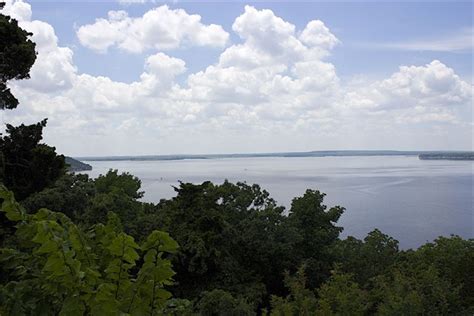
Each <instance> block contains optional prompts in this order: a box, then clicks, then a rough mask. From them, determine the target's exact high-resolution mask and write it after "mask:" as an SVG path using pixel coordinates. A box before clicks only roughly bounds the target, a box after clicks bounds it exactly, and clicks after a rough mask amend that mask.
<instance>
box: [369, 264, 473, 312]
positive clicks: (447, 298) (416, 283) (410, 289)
mask: <svg viewBox="0 0 474 316" xmlns="http://www.w3.org/2000/svg"><path fill="white" fill-rule="evenodd" d="M371 296H372V300H374V298H375V307H376V313H377V314H378V315H468V314H467V313H464V312H463V309H462V308H461V306H460V300H459V287H456V286H453V285H452V284H451V283H450V282H449V281H448V280H446V279H444V278H443V277H442V276H440V274H439V272H438V271H437V269H436V268H435V267H434V266H428V267H426V266H412V265H407V266H405V267H402V268H395V269H393V270H392V271H390V273H388V274H386V275H383V276H379V277H378V278H377V280H376V286H375V288H374V289H373V290H372V293H371ZM373 303H374V302H373Z"/></svg>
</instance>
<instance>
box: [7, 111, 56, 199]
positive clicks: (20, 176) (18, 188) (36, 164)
mask: <svg viewBox="0 0 474 316" xmlns="http://www.w3.org/2000/svg"><path fill="white" fill-rule="evenodd" d="M46 122H47V120H46V119H45V120H43V121H41V122H39V123H36V124H32V125H24V124H21V125H20V126H17V127H14V126H12V125H10V124H7V128H6V135H5V136H3V137H2V138H0V182H3V184H4V185H6V186H7V187H8V188H9V189H10V190H12V191H13V192H14V193H15V197H16V198H17V199H18V200H20V201H21V200H23V199H25V198H26V197H28V196H29V195H31V194H32V193H35V192H39V191H41V190H43V189H44V188H46V187H47V186H49V185H51V184H53V183H54V181H55V180H56V179H58V178H59V177H60V176H61V175H63V174H64V173H65V164H64V156H63V155H57V154H56V149H55V148H54V147H50V146H48V145H45V144H41V143H40V141H41V139H42V138H43V135H42V134H43V128H44V127H45V126H46Z"/></svg>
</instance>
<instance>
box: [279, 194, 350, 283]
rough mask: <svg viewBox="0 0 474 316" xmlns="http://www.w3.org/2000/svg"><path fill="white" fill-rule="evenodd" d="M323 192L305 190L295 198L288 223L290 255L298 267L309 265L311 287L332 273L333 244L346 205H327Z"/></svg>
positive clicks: (286, 226)
mask: <svg viewBox="0 0 474 316" xmlns="http://www.w3.org/2000/svg"><path fill="white" fill-rule="evenodd" d="M324 196H325V194H324V193H321V192H320V191H317V190H306V192H305V194H304V195H303V196H302V197H297V198H294V199H293V201H292V203H291V208H290V211H289V215H288V220H287V221H286V224H285V230H286V231H287V232H288V233H287V234H288V235H290V236H291V237H290V238H291V239H290V243H291V249H292V250H291V257H292V258H293V267H292V269H295V268H296V267H298V266H299V265H301V264H302V263H303V262H304V263H305V265H306V271H305V272H306V276H307V278H308V287H309V288H311V289H315V288H317V287H319V285H321V284H322V283H323V282H324V281H325V280H326V279H327V278H328V277H329V275H330V270H331V267H332V265H333V262H334V258H333V255H332V247H333V245H334V243H335V242H336V241H337V240H338V238H339V234H340V233H341V232H342V227H338V226H336V223H337V221H338V220H339V218H340V217H341V215H342V214H343V212H344V208H343V207H340V206H335V207H332V208H330V209H327V206H326V205H324V204H323V201H324Z"/></svg>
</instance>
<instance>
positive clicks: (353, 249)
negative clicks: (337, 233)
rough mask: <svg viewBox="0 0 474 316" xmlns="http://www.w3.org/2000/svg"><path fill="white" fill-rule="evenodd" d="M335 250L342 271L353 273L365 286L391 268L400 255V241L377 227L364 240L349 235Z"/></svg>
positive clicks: (338, 243) (337, 244)
mask: <svg viewBox="0 0 474 316" xmlns="http://www.w3.org/2000/svg"><path fill="white" fill-rule="evenodd" d="M333 252H334V254H335V256H336V257H337V261H338V262H339V263H340V266H339V267H340V269H341V271H343V272H345V273H349V274H352V275H353V276H354V278H355V280H356V281H357V282H358V283H359V284H361V285H362V286H364V287H368V286H370V283H369V282H370V280H371V279H372V278H373V277H375V276H377V275H380V274H383V273H385V272H387V271H388V270H390V269H391V267H392V265H393V264H395V263H396V262H397V260H398V258H399V256H400V253H399V249H398V241H397V240H395V239H393V238H392V237H390V236H388V235H385V234H383V233H382V232H381V231H379V230H378V229H375V230H373V231H371V232H370V233H368V234H367V236H366V237H365V238H364V240H363V241H361V240H358V239H356V238H354V237H348V238H347V239H345V240H340V241H338V242H337V243H336V245H335V247H334V249H333Z"/></svg>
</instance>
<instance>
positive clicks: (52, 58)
mask: <svg viewBox="0 0 474 316" xmlns="http://www.w3.org/2000/svg"><path fill="white" fill-rule="evenodd" d="M4 12H5V13H6V14H9V15H11V16H13V17H15V18H17V19H18V20H19V22H20V25H21V26H22V27H23V28H25V29H27V30H29V31H31V32H33V34H34V35H33V40H34V41H35V42H36V43H37V50H38V59H37V62H36V63H35V65H34V66H33V68H32V71H31V79H30V80H27V81H19V82H15V83H13V84H11V86H12V89H13V92H14V93H15V94H16V95H17V96H18V97H19V100H20V106H19V108H18V110H15V111H10V112H5V113H4V115H5V117H4V120H6V121H9V122H17V123H19V122H33V121H37V120H39V119H41V118H44V117H49V118H50V120H49V126H48V128H47V139H48V140H49V141H50V142H51V143H52V144H55V145H57V146H58V147H59V149H60V150H62V151H64V152H66V153H68V154H74V155H106V154H110V155H116V154H158V153H206V152H237V151H245V152H256V151H289V150H312V149H331V148H339V149H350V148H416V149H430V147H437V148H439V146H440V145H442V144H449V143H450V141H451V140H450V139H451V138H450V134H452V135H457V136H455V137H457V138H459V135H467V136H464V137H463V139H460V140H459V139H458V140H457V143H456V146H458V147H459V146H464V147H465V148H466V147H468V146H470V142H471V140H472V138H470V137H472V120H471V118H470V117H466V115H469V114H470V113H471V111H472V85H471V84H469V83H467V82H466V81H463V80H462V79H461V78H460V77H459V76H458V75H457V74H456V73H455V72H454V70H453V69H452V68H450V67H449V66H447V65H445V64H444V63H443V62H442V61H439V60H433V61H432V62H430V63H428V64H425V65H410V66H400V68H399V69H398V70H396V69H394V72H393V74H392V75H391V76H389V77H388V78H386V79H380V80H377V81H368V80H362V81H360V80H359V81H356V80H355V81H353V82H343V81H342V80H341V79H340V78H339V77H338V75H337V69H336V66H335V65H334V64H332V63H331V62H330V61H329V60H330V56H331V54H332V52H333V51H334V50H335V49H342V48H339V47H340V45H339V44H341V41H340V40H339V39H338V38H337V37H336V35H335V34H333V33H332V32H331V30H330V29H329V28H328V27H327V26H326V25H325V24H324V22H322V21H320V20H312V21H308V23H307V25H306V26H305V27H304V28H303V29H297V28H296V26H295V25H293V24H292V23H291V22H289V21H285V20H283V19H282V18H280V17H278V16H276V15H275V14H274V13H273V12H272V11H271V10H258V9H256V8H254V7H252V6H245V8H244V10H243V12H241V13H240V15H238V16H237V17H236V18H235V20H234V22H233V24H232V30H229V32H230V31H231V32H233V33H234V34H235V35H236V36H237V37H238V38H239V40H238V41H236V42H235V43H230V40H229V33H228V32H227V31H225V30H224V28H223V27H222V26H219V25H215V24H203V23H202V22H201V17H200V16H198V15H190V14H188V13H187V12H185V11H184V10H182V9H177V10H172V9H170V8H169V7H168V6H166V5H162V6H158V7H156V8H154V9H152V10H150V11H148V12H146V13H145V14H144V15H143V16H141V17H130V16H129V15H128V13H126V12H125V11H110V12H109V13H108V16H107V18H98V19H97V20H96V21H95V22H94V23H93V24H88V25H83V26H81V27H79V28H78V30H77V37H78V39H79V41H80V43H81V44H82V45H84V46H85V47H87V48H89V49H91V50H93V51H95V52H98V53H106V52H107V50H109V49H112V48H113V49H119V50H124V51H126V52H129V53H142V52H146V53H147V54H148V56H147V57H146V59H145V60H144V62H143V72H142V74H141V75H140V76H139V78H136V80H135V81H134V82H132V83H124V82H118V81H114V80H112V79H111V78H109V77H106V76H93V75H89V74H80V73H79V72H78V70H77V67H76V66H75V65H74V61H73V57H74V56H73V55H74V54H73V51H72V50H71V49H70V48H68V47H61V46H59V45H58V39H57V36H56V34H55V31H54V29H53V27H52V26H51V25H50V24H48V23H46V22H44V21H38V20H32V18H31V17H32V12H31V6H30V5H29V4H27V3H25V2H23V1H21V0H10V1H7V5H6V7H5V9H4ZM178 26H179V27H178ZM99 30H101V31H100V32H99ZM192 46H205V47H212V49H216V48H217V49H220V50H221V52H220V56H219V58H218V59H217V60H216V61H215V62H214V63H213V64H210V65H208V66H207V67H206V68H205V69H203V70H201V71H198V72H194V73H190V72H188V70H187V67H186V62H185V61H184V60H182V59H179V58H177V57H173V56H171V55H172V50H173V49H175V48H182V47H185V48H187V49H192ZM210 49H211V48H210ZM177 76H185V78H186V79H185V80H184V82H183V81H180V82H179V83H178V82H177V80H176V78H177ZM469 131H470V132H469ZM466 133H467V134H466ZM420 144H427V145H423V146H425V147H423V148H421V146H420Z"/></svg>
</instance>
